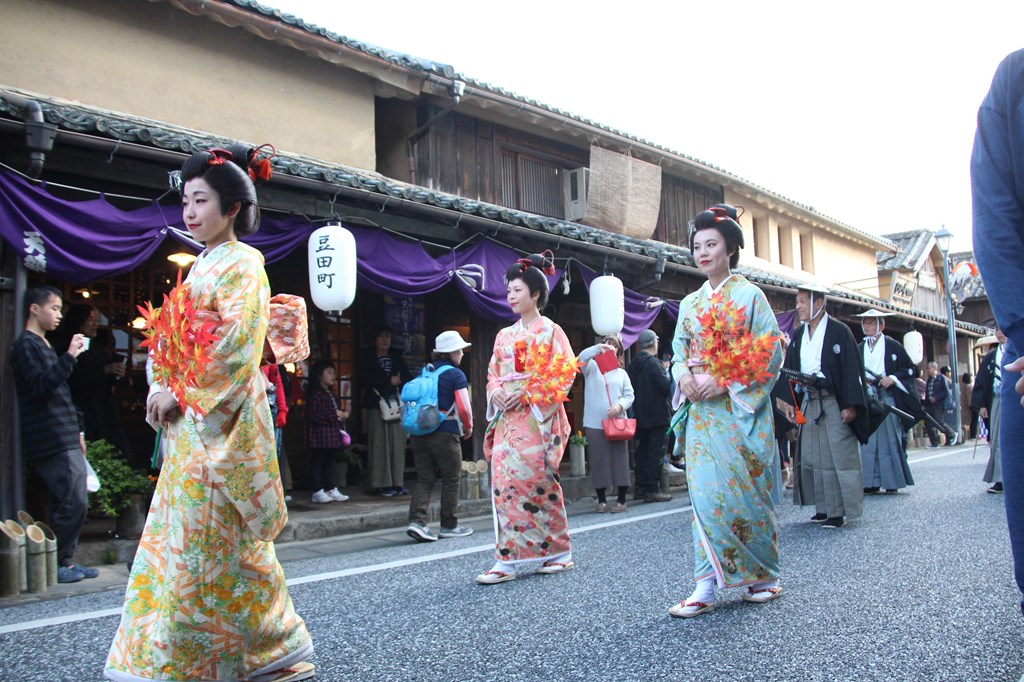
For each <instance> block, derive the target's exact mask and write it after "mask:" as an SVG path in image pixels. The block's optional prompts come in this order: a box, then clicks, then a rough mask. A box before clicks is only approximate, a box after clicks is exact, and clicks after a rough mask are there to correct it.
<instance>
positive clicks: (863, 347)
mask: <svg viewBox="0 0 1024 682" xmlns="http://www.w3.org/2000/svg"><path fill="white" fill-rule="evenodd" d="M886 315H887V313H883V312H881V311H880V310H868V311H866V312H863V313H861V314H860V315H858V316H857V317H859V318H860V326H861V330H862V331H863V332H864V340H863V341H861V342H860V344H859V348H860V353H861V358H862V359H863V360H864V375H865V378H866V380H867V384H868V386H867V392H868V396H869V397H872V398H875V399H876V400H879V401H881V402H883V403H885V404H887V405H890V406H892V407H895V408H897V409H899V410H901V411H902V412H905V413H907V414H908V415H910V416H909V417H900V416H899V415H897V414H896V413H895V412H890V413H889V414H888V415H887V416H886V417H885V418H884V419H883V420H882V423H881V424H880V425H879V426H878V428H877V429H875V431H874V432H872V434H871V437H870V438H868V442H867V443H866V444H865V445H864V446H863V447H861V449H860V463H861V468H862V469H863V470H864V494H865V495H874V494H875V493H877V492H879V491H880V490H883V489H884V490H885V492H887V493H895V492H898V491H899V490H900V489H901V488H906V487H907V486H908V485H914V477H913V476H912V475H911V474H910V465H909V464H908V463H907V444H906V443H907V441H906V436H907V429H908V428H910V427H911V426H913V425H914V423H916V421H917V419H915V417H923V414H920V412H921V403H920V400H919V399H918V397H917V387H916V385H915V383H914V378H915V375H916V374H917V367H916V366H915V365H914V363H913V362H911V360H910V356H909V355H907V351H906V349H904V348H903V344H901V343H900V342H899V341H897V340H896V339H894V338H892V337H891V336H888V335H886V334H885V333H884V332H885V317H886ZM915 406H916V407H915ZM904 420H906V421H904ZM912 420H913V421H912Z"/></svg>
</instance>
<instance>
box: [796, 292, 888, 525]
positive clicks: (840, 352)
mask: <svg viewBox="0 0 1024 682" xmlns="http://www.w3.org/2000/svg"><path fill="white" fill-rule="evenodd" d="M827 294H828V289H826V288H824V287H823V286H821V285H818V284H804V285H801V286H800V287H798V291H797V295H796V309H797V314H798V315H799V316H800V321H801V322H803V324H802V325H800V326H799V327H797V329H796V330H795V331H794V332H793V342H792V343H791V344H790V346H789V348H788V349H787V350H786V360H785V363H784V365H783V367H785V368H786V369H790V370H795V371H797V372H801V373H802V374H805V375H810V376H815V377H818V380H817V381H815V382H814V385H813V386H809V385H807V384H806V383H804V384H801V385H800V389H801V397H800V399H799V402H800V403H801V405H800V407H801V410H802V412H803V415H804V417H805V419H806V423H805V424H804V425H803V426H802V427H801V428H800V437H799V440H798V445H797V456H796V458H795V463H794V472H795V474H796V483H795V484H794V488H793V502H794V503H795V504H798V505H801V506H803V505H809V504H813V505H814V507H815V512H816V513H815V514H814V516H812V517H811V521H813V522H815V523H820V524H821V525H822V527H823V528H841V527H843V526H844V525H846V518H847V517H849V518H856V517H858V516H860V515H861V513H862V511H863V501H864V486H863V483H864V480H863V474H862V473H861V465H860V448H859V446H858V442H860V443H866V442H867V440H868V430H869V426H868V410H867V405H868V400H867V394H866V393H865V391H864V382H863V375H864V363H863V361H862V360H861V354H860V353H859V352H858V351H857V341H856V339H854V337H853V332H851V331H850V328H849V327H847V326H846V325H845V324H843V323H842V322H840V321H839V320H837V319H835V318H832V317H829V316H828V314H827V313H826V312H825V302H826V301H825V297H826V295H827ZM791 395H792V394H791ZM791 399H792V398H791ZM793 412H794V409H793V406H790V407H789V408H788V409H787V416H789V415H791V414H793Z"/></svg>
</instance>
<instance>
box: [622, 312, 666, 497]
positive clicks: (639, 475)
mask: <svg viewBox="0 0 1024 682" xmlns="http://www.w3.org/2000/svg"><path fill="white" fill-rule="evenodd" d="M636 346H637V350H639V352H638V353H637V354H636V357H634V358H633V360H632V362H630V363H629V367H628V368H627V369H626V373H627V374H629V381H630V383H632V384H633V392H634V393H635V394H636V399H635V400H634V401H633V415H634V417H635V418H636V487H635V488H634V490H633V499H634V500H646V501H648V502H667V501H669V500H671V499H672V496H671V495H669V494H668V493H663V492H661V467H662V460H663V459H664V457H665V431H667V430H668V425H669V419H670V411H669V399H670V398H671V396H672V380H671V379H670V378H669V376H668V372H666V371H665V367H664V366H663V365H662V364H661V361H659V360H658V335H657V334H655V333H654V332H653V331H652V330H650V329H645V330H644V331H642V332H640V337H639V338H638V339H637V342H636Z"/></svg>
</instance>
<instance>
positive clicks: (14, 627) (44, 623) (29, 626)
mask: <svg viewBox="0 0 1024 682" xmlns="http://www.w3.org/2000/svg"><path fill="white" fill-rule="evenodd" d="M121 611H122V609H119V608H118V609H103V610H102V611H86V612H85V613H71V614H68V615H66V616H55V617H54V618H40V619H39V620H27V621H25V622H24V623H12V624H10V625H0V635H6V634H8V633H11V632H21V631H23V630H35V629H37V628H45V627H49V626H51V625H64V624H65V623H77V622H79V621H83V620H93V619H94V618H106V617H107V616H120V615H121Z"/></svg>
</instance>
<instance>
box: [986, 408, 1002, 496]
mask: <svg viewBox="0 0 1024 682" xmlns="http://www.w3.org/2000/svg"><path fill="white" fill-rule="evenodd" d="M999 393H1000V391H999V389H996V390H995V391H993V392H992V409H991V410H989V413H988V429H989V431H988V447H989V455H988V466H986V467H985V475H984V476H983V477H982V479H981V480H983V481H985V482H986V483H1002V482H1003V465H1002V462H1001V458H1000V456H999V412H1000V410H999Z"/></svg>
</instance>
